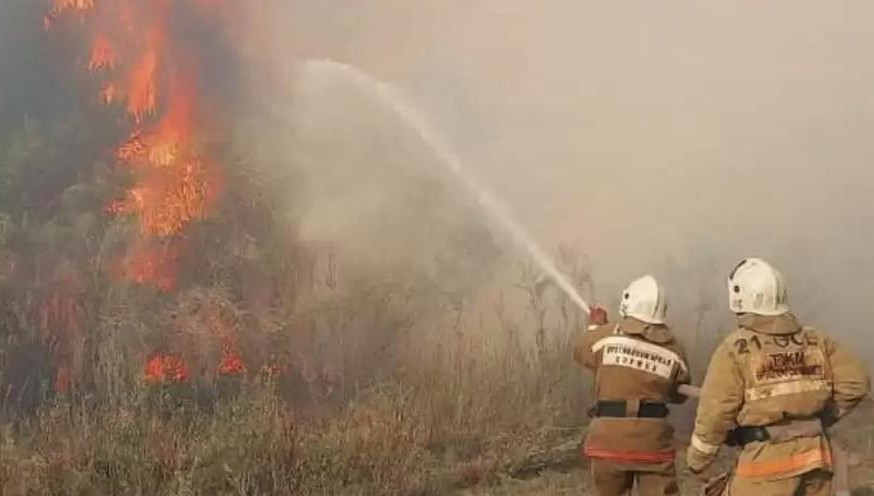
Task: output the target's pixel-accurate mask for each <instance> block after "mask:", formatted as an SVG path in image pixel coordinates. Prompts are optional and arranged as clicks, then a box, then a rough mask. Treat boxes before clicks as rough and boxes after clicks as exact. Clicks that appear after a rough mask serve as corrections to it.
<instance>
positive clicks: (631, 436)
mask: <svg viewBox="0 0 874 496" xmlns="http://www.w3.org/2000/svg"><path fill="white" fill-rule="evenodd" d="M621 298H622V300H621V303H620V305H619V315H620V316H621V317H622V319H621V320H620V321H619V323H618V324H615V325H609V324H607V318H606V312H605V311H604V310H603V309H601V308H597V307H596V308H593V310H592V312H591V313H590V316H589V323H590V324H593V325H590V326H589V331H588V332H586V333H585V334H584V335H583V336H582V337H581V339H580V341H579V342H578V343H577V345H576V346H575V348H574V358H575V359H576V361H577V362H579V363H580V364H581V365H583V366H584V367H586V368H588V369H590V370H591V371H592V372H593V373H594V395H595V400H596V401H595V405H594V406H593V408H592V410H591V412H590V413H591V415H592V416H593V417H594V418H593V419H592V422H591V423H590V425H589V429H588V435H587V436H586V440H585V444H584V448H583V451H584V454H585V455H586V457H588V458H589V462H590V463H589V466H590V469H591V475H592V480H593V483H594V485H595V487H596V488H597V491H598V494H600V495H601V496H614V495H623V494H630V492H631V489H632V487H633V486H634V485H635V484H636V485H637V487H638V493H639V494H641V495H643V496H656V495H659V496H661V495H670V494H679V490H678V488H677V479H676V470H675V468H674V458H675V453H674V447H673V437H674V431H673V428H672V427H671V424H670V423H668V421H667V416H668V403H682V402H683V400H684V398H683V396H681V395H679V394H678V393H677V387H678V386H679V385H680V384H688V383H689V381H690V379H691V377H690V376H689V369H688V367H687V365H686V356H685V351H684V350H683V347H682V345H681V344H680V342H679V341H678V340H677V339H676V338H675V337H674V334H673V333H672V332H671V330H670V329H669V328H668V327H667V326H666V325H665V312H666V308H667V306H666V304H665V293H664V289H663V288H662V287H661V286H660V285H659V283H658V281H656V279H655V278H654V277H652V276H644V277H641V278H640V279H637V280H636V281H634V282H632V283H631V284H630V285H629V286H628V288H627V289H626V290H625V291H624V292H623V293H622V296H621Z"/></svg>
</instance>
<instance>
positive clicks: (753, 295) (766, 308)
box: [728, 258, 789, 316]
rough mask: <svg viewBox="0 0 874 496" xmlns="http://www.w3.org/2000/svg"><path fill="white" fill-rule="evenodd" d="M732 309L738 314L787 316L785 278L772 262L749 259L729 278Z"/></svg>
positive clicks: (729, 298) (730, 306) (729, 297)
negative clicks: (785, 314) (772, 265)
mask: <svg viewBox="0 0 874 496" xmlns="http://www.w3.org/2000/svg"><path fill="white" fill-rule="evenodd" d="M728 307H729V308H731V311H732V312H734V313H754V314H757V315H768V316H775V315H783V314H784V313H786V312H788V311H789V305H788V299H787V297H786V286H785V285H784V284H783V276H782V275H780V273H779V272H777V269H775V268H774V267H771V265H770V264H769V263H768V262H765V261H764V260H762V259H760V258H747V259H746V260H744V261H743V262H741V263H740V264H738V266H737V267H735V269H734V270H733V271H732V272H731V275H729V276H728Z"/></svg>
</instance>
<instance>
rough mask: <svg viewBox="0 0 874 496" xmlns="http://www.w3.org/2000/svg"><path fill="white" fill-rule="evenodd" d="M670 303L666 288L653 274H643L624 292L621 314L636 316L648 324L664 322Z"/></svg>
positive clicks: (620, 307) (620, 308)
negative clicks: (667, 298) (667, 299)
mask: <svg viewBox="0 0 874 496" xmlns="http://www.w3.org/2000/svg"><path fill="white" fill-rule="evenodd" d="M667 310H668V305H667V302H666V301H665V290H664V289H663V288H662V287H661V286H660V285H659V282H658V281H656V278H655V277H653V276H649V275H647V276H643V277H641V278H640V279H637V280H636V281H633V282H632V283H631V284H629V285H628V288H626V289H625V291H623V292H622V302H620V303H619V315H621V316H623V317H634V318H635V319H637V320H640V321H642V322H646V323H648V324H664V323H665V313H667Z"/></svg>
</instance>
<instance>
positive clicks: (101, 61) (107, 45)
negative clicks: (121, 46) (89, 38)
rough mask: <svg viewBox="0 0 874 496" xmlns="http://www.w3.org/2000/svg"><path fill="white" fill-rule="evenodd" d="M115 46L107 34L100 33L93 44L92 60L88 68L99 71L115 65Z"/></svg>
mask: <svg viewBox="0 0 874 496" xmlns="http://www.w3.org/2000/svg"><path fill="white" fill-rule="evenodd" d="M115 57H116V55H115V47H113V45H112V42H111V41H109V38H108V37H107V36H106V35H103V34H98V35H96V36H95V37H94V41H93V42H92V46H91V60H90V62H88V69H90V70H91V71H98V70H101V69H112V68H113V67H115Z"/></svg>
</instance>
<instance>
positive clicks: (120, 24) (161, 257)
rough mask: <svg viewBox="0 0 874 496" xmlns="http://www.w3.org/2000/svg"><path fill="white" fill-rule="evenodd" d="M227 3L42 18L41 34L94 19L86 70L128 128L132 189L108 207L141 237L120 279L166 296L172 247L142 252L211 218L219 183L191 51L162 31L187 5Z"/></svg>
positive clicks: (123, 5) (185, 40) (178, 35)
mask: <svg viewBox="0 0 874 496" xmlns="http://www.w3.org/2000/svg"><path fill="white" fill-rule="evenodd" d="M226 1H227V0H104V1H103V2H101V3H100V5H99V8H97V6H96V5H95V0H55V1H54V3H53V5H52V7H51V9H50V10H49V12H48V13H47V14H46V17H45V25H46V27H47V28H50V27H51V26H52V25H53V24H54V22H55V21H56V19H57V18H58V17H59V16H61V15H62V14H65V13H77V14H78V15H82V16H84V15H87V16H92V17H95V18H96V20H97V21H98V22H95V23H93V29H94V30H95V32H94V33H92V37H91V52H90V58H89V60H88V64H87V66H88V69H89V70H90V71H91V72H92V73H95V74H96V73H100V75H101V76H102V77H103V78H105V80H104V82H103V83H102V87H101V89H100V91H99V95H98V97H99V100H100V101H101V102H102V103H103V104H106V105H116V104H117V105H118V106H119V108H123V109H124V111H125V113H126V114H127V116H128V117H129V119H130V123H131V124H132V131H131V133H130V134H129V135H128V138H127V139H126V140H125V141H124V142H122V143H120V144H119V146H118V147H117V148H116V150H115V158H116V160H117V161H118V163H119V165H122V166H124V167H126V168H128V169H129V170H130V171H132V173H133V176H134V180H135V184H133V185H132V186H131V187H130V188H129V189H128V190H127V191H126V192H125V194H124V195H123V197H122V198H119V199H117V200H115V201H113V202H112V203H111V204H110V205H108V208H107V210H108V211H109V212H110V213H112V214H115V215H130V216H134V217H136V218H137V220H138V222H139V232H140V239H139V241H138V242H137V243H135V244H134V245H135V246H134V248H133V250H132V252H131V253H129V254H128V255H127V257H126V258H125V261H124V262H123V265H124V270H121V271H118V272H119V273H120V274H122V275H123V277H125V278H127V279H129V280H132V281H134V282H137V283H141V284H147V285H151V286H153V287H157V288H159V289H162V290H165V291H169V290H172V289H173V288H175V287H176V283H175V278H176V274H175V272H176V270H177V268H178V266H177V262H178V255H179V253H178V250H168V249H154V248H143V247H144V246H152V245H155V241H156V240H161V241H163V242H164V244H165V245H166V244H172V243H174V240H176V239H178V238H180V237H182V236H183V235H184V233H185V230H186V229H187V228H188V226H190V225H191V224H192V223H195V222H197V221H199V220H201V219H203V218H205V217H206V216H208V214H209V212H210V210H211V207H212V206H213V204H214V201H215V200H216V199H217V198H218V196H219V193H220V185H221V182H222V181H221V172H220V171H221V168H220V167H219V165H218V163H217V161H215V160H214V159H213V158H211V157H209V156H208V155H207V154H205V153H204V152H203V150H202V149H201V147H200V145H199V144H198V140H199V139H200V138H201V135H202V126H201V124H202V123H203V122H204V121H205V119H204V116H203V113H202V112H201V105H200V102H201V100H202V99H203V95H202V94H201V92H200V88H199V84H198V83H199V82H200V76H199V74H198V70H197V63H196V62H197V57H196V55H197V51H196V50H197V48H196V47H194V46H192V42H191V39H190V37H189V33H186V32H185V31H184V30H177V31H178V32H177V31H172V32H171V30H170V29H168V26H169V17H170V12H171V10H172V7H173V6H174V5H176V4H179V3H185V2H188V3H191V4H192V6H193V7H194V12H197V9H200V10H199V12H200V13H201V14H204V15H205V14H206V13H207V12H211V11H212V10H214V9H216V8H217V7H218V6H219V5H220V4H222V3H225V2H226ZM210 19H212V20H214V19H215V18H214V17H210ZM88 25H89V26H91V24H90V23H89V24H88Z"/></svg>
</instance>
